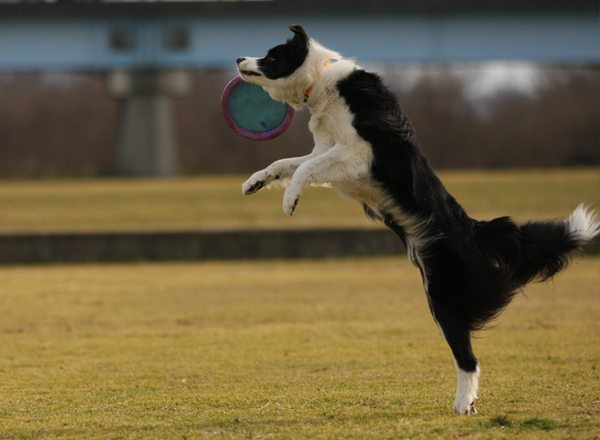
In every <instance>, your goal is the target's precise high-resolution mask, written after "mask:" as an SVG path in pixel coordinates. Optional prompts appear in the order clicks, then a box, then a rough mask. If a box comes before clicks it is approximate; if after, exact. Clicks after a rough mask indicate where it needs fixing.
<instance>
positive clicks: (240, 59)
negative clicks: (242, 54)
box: [237, 58, 246, 64]
mask: <svg viewBox="0 0 600 440" xmlns="http://www.w3.org/2000/svg"><path fill="white" fill-rule="evenodd" d="M245 59H246V58H238V59H237V63H238V64H240V63H241V62H242V61H244V60H245Z"/></svg>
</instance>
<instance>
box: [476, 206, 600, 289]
mask: <svg viewBox="0 0 600 440" xmlns="http://www.w3.org/2000/svg"><path fill="white" fill-rule="evenodd" d="M598 235H600V221H599V220H598V219H597V218H596V217H595V215H594V212H590V211H589V210H588V208H586V206H585V205H579V207H578V208H577V209H576V210H575V211H574V212H573V214H571V216H570V217H569V218H568V219H567V220H550V221H535V222H529V223H526V224H524V225H520V226H519V225H516V224H515V223H514V222H512V220H510V218H508V217H502V218H498V219H495V220H492V221H490V222H482V223H480V225H479V227H478V234H477V236H478V240H480V241H483V242H485V244H486V245H487V246H486V247H487V248H488V249H491V257H492V259H493V262H494V265H495V266H496V267H498V268H500V269H501V270H502V272H503V273H504V276H505V280H506V281H509V283H510V284H512V287H513V288H514V289H518V288H520V287H522V286H524V285H525V284H527V283H529V282H531V281H547V280H549V279H550V278H552V277H553V276H554V275H556V274H557V273H558V272H560V271H561V270H563V269H564V268H566V267H567V265H568V264H569V261H570V259H571V257H572V256H573V255H574V254H575V253H577V252H579V251H580V250H581V247H582V246H583V245H585V244H586V243H588V242H590V241H591V240H593V239H594V238H595V237H596V236H598Z"/></svg>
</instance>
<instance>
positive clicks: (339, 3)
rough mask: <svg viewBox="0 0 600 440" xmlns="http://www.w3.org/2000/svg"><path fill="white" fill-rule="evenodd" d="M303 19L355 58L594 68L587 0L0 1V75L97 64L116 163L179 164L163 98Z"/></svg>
mask: <svg viewBox="0 0 600 440" xmlns="http://www.w3.org/2000/svg"><path fill="white" fill-rule="evenodd" d="M295 23H299V24H302V25H303V26H304V27H305V29H306V30H307V32H308V33H309V35H311V36H312V37H313V38H315V39H316V40H318V41H320V42H321V43H323V44H324V45H325V46H328V47H331V48H333V49H335V50H337V51H339V52H341V53H342V54H343V55H347V56H351V57H356V58H357V59H359V60H360V61H361V62H363V63H452V62H483V61H489V60H521V61H522V60H526V61H531V62H539V63H553V64H594V65H598V64H600V45H599V44H598V42H599V41H600V38H599V37H600V32H599V29H600V28H599V5H598V2H597V1H596V0H568V1H564V0H365V1H355V0H297V1H295V0H245V1H243V0H242V1H231V0H229V1H207V0H203V1H172V0H165V1H161V0H158V1H151V2H150V1H132V0H129V1H123V2H121V1H120V0H106V1H104V2H97V1H91V2H89V1H88V2H86V1H75V0H72V1H63V0H55V1H49V2H40V3H36V2H33V3H32V2H27V3H23V2H20V1H19V0H0V71H38V70H52V69H54V70H62V71H83V72H89V71H103V72H108V75H107V78H108V85H109V90H110V91H111V92H112V93H113V95H114V96H115V97H118V98H123V99H125V102H126V104H125V111H124V113H123V117H124V121H123V122H124V123H123V130H122V132H121V137H120V144H119V158H118V170H119V172H120V173H122V174H127V175H154V176H169V175H173V174H175V173H176V172H177V165H176V162H177V160H176V157H177V153H176V150H177V143H176V137H175V134H174V130H173V123H172V110H171V104H170V96H172V95H173V94H181V93H185V92H186V90H187V87H188V84H189V78H188V76H187V74H186V72H187V71H189V70H190V69H198V68H222V67H233V66H234V60H235V59H236V58H237V57H238V56H240V55H250V56H260V55H262V54H263V53H264V52H265V50H266V49H267V48H269V47H271V46H273V45H276V44H280V43H282V42H283V41H284V39H286V38H288V37H289V36H290V34H289V32H288V30H287V26H288V25H290V24H295Z"/></svg>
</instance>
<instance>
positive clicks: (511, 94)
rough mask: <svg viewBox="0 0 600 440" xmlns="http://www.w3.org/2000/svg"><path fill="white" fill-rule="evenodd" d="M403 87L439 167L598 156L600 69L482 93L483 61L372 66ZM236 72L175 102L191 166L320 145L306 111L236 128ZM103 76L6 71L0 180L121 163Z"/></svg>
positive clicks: (104, 171) (101, 169)
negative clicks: (269, 135) (228, 109)
mask: <svg viewBox="0 0 600 440" xmlns="http://www.w3.org/2000/svg"><path fill="white" fill-rule="evenodd" d="M372 68H373V69H375V70H378V71H379V72H380V73H381V74H382V76H383V77H384V80H385V82H386V84H388V85H389V86H390V88H391V89H392V90H393V91H394V92H395V93H396V94H397V96H398V99H399V101H400V103H401V105H402V107H403V108H404V110H405V111H406V112H407V113H408V114H409V116H410V117H411V119H412V121H413V124H414V125H415V128H416V130H417V133H418V134H419V138H420V140H421V145H422V147H423V150H424V151H425V154H426V155H427V156H428V157H429V159H430V161H431V162H432V164H433V166H434V167H436V168H484V167H485V168H489V167H492V168H508V167H520V168H522V167H559V166H588V165H599V164H600V147H599V140H600V80H599V70H598V69H597V68H585V67H580V68H573V67H570V68H566V67H565V68H562V67H536V68H532V69H533V71H534V73H532V74H531V75H530V78H529V82H528V83H527V84H526V86H525V87H516V86H514V87H513V86H511V85H510V84H509V85H506V84H504V85H503V84H501V83H498V84H499V86H498V87H496V88H490V89H489V90H488V91H487V92H486V93H481V91H479V92H477V91H476V90H475V89H476V88H475V87H474V84H477V83H478V81H479V82H481V81H480V80H481V75H482V74H483V73H482V70H483V69H481V68H477V67H473V66H452V67H439V66H438V67H415V66H411V67H401V66H393V67H392V66H386V67H377V66H375V67H372ZM234 75H235V72H233V71H222V70H214V71H211V70H204V71H198V72H196V73H195V74H194V77H193V82H194V84H193V90H192V92H191V93H190V94H189V95H187V96H185V97H183V98H179V99H177V100H176V112H177V123H178V136H179V162H180V169H181V171H182V173H183V174H196V173H236V172H251V171H255V170H256V169H259V168H261V167H264V166H266V165H268V164H269V163H270V162H272V161H274V160H276V159H279V158H282V157H289V156H293V155H303V154H307V153H308V152H309V151H310V150H311V148H312V137H311V135H310V133H309V132H308V128H307V122H308V118H309V114H308V111H306V110H304V111H302V112H297V113H296V118H295V120H294V123H293V124H292V126H291V127H290V129H289V130H288V131H287V132H286V133H284V134H283V135H282V136H281V137H279V138H277V139H275V140H272V141H267V142H260V143H257V142H253V141H248V140H245V139H243V138H241V137H239V136H237V135H236V134H234V133H233V132H232V131H231V130H230V129H229V127H228V126H227V125H226V124H225V122H224V120H223V117H222V115H221V109H220V98H221V93H222V90H223V88H224V87H225V85H226V84H227V82H228V81H229V80H230V79H231V78H233V76H234ZM120 106H121V103H120V102H119V101H118V100H115V99H113V98H111V97H110V96H109V95H108V93H107V91H106V85H105V79H104V77H103V76H102V75H99V74H94V75H92V74H89V75H85V74H66V73H65V74H61V73H52V74H47V73H46V74H1V75H0V177H4V178H6V177H11V178H13V177H45V176H98V175H112V174H114V172H115V169H114V168H115V156H116V145H117V135H118V131H119V127H118V123H119V122H118V121H119V117H118V116H119V111H120Z"/></svg>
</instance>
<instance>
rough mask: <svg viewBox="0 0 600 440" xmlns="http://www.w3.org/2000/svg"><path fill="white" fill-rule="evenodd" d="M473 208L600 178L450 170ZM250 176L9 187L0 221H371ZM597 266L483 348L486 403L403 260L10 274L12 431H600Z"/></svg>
mask: <svg viewBox="0 0 600 440" xmlns="http://www.w3.org/2000/svg"><path fill="white" fill-rule="evenodd" d="M440 174H441V177H442V179H443V181H444V182H445V183H446V185H447V187H448V188H449V190H450V191H451V192H452V193H453V194H454V195H455V196H456V198H457V199H458V200H459V201H460V202H461V203H462V204H463V205H464V206H465V207H466V209H467V211H468V212H469V213H470V214H471V215H472V216H473V217H476V218H481V219H490V218H493V217H496V216H499V215H512V216H514V217H515V218H516V219H517V220H520V221H525V220H527V219H540V218H552V217H565V216H566V215H568V214H569V213H570V212H571V211H572V210H573V209H574V208H575V207H576V206H577V205H578V204H579V203H581V202H587V203H593V204H595V205H596V207H600V203H599V202H600V191H599V189H600V170H598V169H576V170H546V171H528V170H522V171H495V172H482V171H472V172H443V173H440ZM245 178H246V176H230V177H196V178H182V179H174V180H166V181H152V180H114V179H106V180H102V179H101V180H73V181H69V180H62V181H54V180H50V181H43V180H40V181H27V182H21V181H3V182H0V206H2V209H0V232H52V231H114V230H118V231H121V230H134V231H136V230H184V229H235V228H282V227H285V228H303V227H314V226H321V227H322V226H333V227H340V226H360V227H375V226H370V225H371V224H370V223H369V222H368V221H367V220H365V218H364V214H363V213H362V210H361V209H360V207H359V206H358V205H357V204H356V203H352V202H348V201H345V200H342V199H341V198H339V197H338V196H337V195H335V193H334V192H333V191H332V190H328V189H323V188H311V189H309V190H307V191H306V194H305V195H304V196H303V197H302V199H301V201H300V204H299V206H298V209H297V211H296V213H295V214H294V216H293V217H292V218H288V217H286V216H285V215H284V214H283V212H282V209H281V201H282V191H281V190H280V189H273V190H266V191H261V192H260V193H259V194H256V195H254V196H251V197H244V196H243V195H242V194H241V183H242V182H243V181H244V180H245ZM599 268H600V257H598V256H587V257H584V258H580V259H576V260H575V261H574V263H573V265H572V266H571V267H570V268H569V269H568V270H567V271H566V272H565V273H563V274H561V275H559V276H558V277H557V278H556V279H555V281H553V282H551V283H546V284H535V285H532V286H530V287H529V288H527V290H526V291H525V295H519V296H518V297H517V299H516V300H515V301H514V302H513V303H512V304H511V305H510V306H509V308H508V309H507V311H506V312H505V313H504V314H502V315H501V317H500V318H499V320H498V321H497V322H496V324H497V326H496V327H494V328H492V329H489V330H486V331H484V332H480V333H479V334H478V336H479V337H478V338H477V339H476V340H475V341H474V348H475V352H476V354H477V355H478V357H479V358H480V362H481V369H482V376H481V382H480V399H479V400H478V402H477V405H476V406H477V409H478V411H479V414H477V415H475V416H458V415H455V414H454V413H453V412H452V403H453V400H454V393H455V385H456V372H455V369H454V362H453V360H452V357H451V354H450V350H449V348H448V347H447V345H446V343H445V341H444V339H443V338H442V337H441V335H440V334H439V331H438V330H437V327H436V326H435V324H434V322H433V319H432V318H431V315H430V313H429V309H428V306H427V302H426V298H425V294H424V293H423V287H422V282H421V278H420V275H419V271H418V270H416V269H415V268H414V267H413V266H412V265H410V264H409V263H408V262H407V261H406V257H393V258H364V259H351V258H347V259H332V260H319V261H316V260H315V261H258V262H256V261H255V262H196V263H164V264H146V263H136V264H121V265H119V264H102V265H100V264H98V265H72V266H69V265H48V266H36V265H31V266H6V267H0V298H1V299H2V301H0V316H2V319H0V439H39V438H44V439H46V438H49V439H51V438H62V439H137V438H140V439H141V438H144V439H145V438H156V439H205V438H208V439H210V438H224V439H227V438H231V439H246V438H255V439H266V438H276V439H294V438H297V439H342V438H348V439H387V438H391V439H405V438H414V439H436V438H461V439H462V438H468V439H517V438H519V439H520V438H528V439H529V438H532V439H567V438H569V439H588V440H589V439H596V440H597V439H598V438H600V416H599V412H600V377H599V376H600V350H599V347H600V319H599V317H600V280H599V277H598V273H599Z"/></svg>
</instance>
